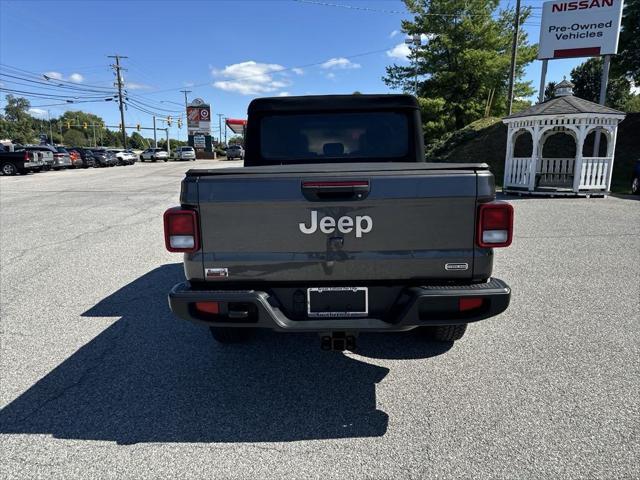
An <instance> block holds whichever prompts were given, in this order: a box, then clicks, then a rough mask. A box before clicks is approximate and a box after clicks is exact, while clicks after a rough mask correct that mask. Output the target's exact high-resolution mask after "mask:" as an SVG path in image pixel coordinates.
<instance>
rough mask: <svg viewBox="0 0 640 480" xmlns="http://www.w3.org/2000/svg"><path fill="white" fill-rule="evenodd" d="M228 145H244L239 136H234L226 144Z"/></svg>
mask: <svg viewBox="0 0 640 480" xmlns="http://www.w3.org/2000/svg"><path fill="white" fill-rule="evenodd" d="M227 143H228V144H229V145H244V138H243V137H242V136H241V135H234V136H233V137H231V138H229V141H228V142H227Z"/></svg>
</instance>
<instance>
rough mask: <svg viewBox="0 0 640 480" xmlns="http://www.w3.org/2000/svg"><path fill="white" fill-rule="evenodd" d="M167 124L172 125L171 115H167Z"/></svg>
mask: <svg viewBox="0 0 640 480" xmlns="http://www.w3.org/2000/svg"><path fill="white" fill-rule="evenodd" d="M167 125H168V126H171V115H169V116H168V117H167Z"/></svg>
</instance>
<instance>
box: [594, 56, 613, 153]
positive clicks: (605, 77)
mask: <svg viewBox="0 0 640 480" xmlns="http://www.w3.org/2000/svg"><path fill="white" fill-rule="evenodd" d="M610 65H611V55H605V56H604V62H603V63H602V78H601V79H600V100H599V102H598V103H599V104H600V105H604V104H605V102H606V100H607V84H608V83H609V67H610ZM600 130H601V129H600V127H598V128H596V133H595V138H594V139H593V156H594V157H599V156H600Z"/></svg>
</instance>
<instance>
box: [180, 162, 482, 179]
mask: <svg viewBox="0 0 640 480" xmlns="http://www.w3.org/2000/svg"><path fill="white" fill-rule="evenodd" d="M433 170H442V171H449V170H451V171H453V170H473V171H480V170H489V165H487V164H486V163H444V162H431V163H427V162H423V163H407V162H389V163H310V164H294V165H275V166H262V167H238V168H209V169H204V168H192V169H190V170H188V171H187V173H186V176H187V177H208V176H219V175H269V176H272V175H282V174H285V175H287V174H296V173H299V174H308V173H327V174H331V173H335V174H343V173H374V172H385V173H386V172H393V173H395V174H402V173H403V172H406V173H409V172H416V171H433Z"/></svg>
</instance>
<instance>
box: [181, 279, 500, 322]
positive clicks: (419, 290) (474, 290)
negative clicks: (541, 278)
mask: <svg viewBox="0 0 640 480" xmlns="http://www.w3.org/2000/svg"><path fill="white" fill-rule="evenodd" d="M463 297H464V298H469V297H480V298H482V299H483V303H482V307H480V308H477V309H474V310H470V311H466V312H460V311H458V309H457V305H458V302H459V299H460V298H463ZM510 298H511V289H510V288H509V286H508V285H507V284H506V283H504V282H503V281H502V280H499V279H497V278H492V279H491V280H490V281H489V282H486V283H479V284H473V285H455V286H451V285H445V286H424V287H409V288H407V289H406V290H405V294H404V295H403V296H402V301H401V302H400V300H399V302H400V303H398V304H397V305H395V306H394V307H397V312H398V314H397V316H396V317H395V318H394V320H393V321H385V320H381V319H379V318H340V319H308V320H292V319H290V318H288V317H287V316H286V315H285V313H284V312H283V311H282V310H281V309H280V308H279V307H278V306H277V302H275V301H274V299H273V298H270V295H269V294H268V293H267V292H264V291H258V290H234V291H229V290H193V289H192V288H191V285H190V284H189V282H183V283H179V284H177V285H175V286H174V287H173V288H172V289H171V292H169V307H170V308H171V311H172V312H173V313H174V314H175V315H176V316H178V317H180V318H182V319H184V320H189V321H191V322H195V323H200V324H204V325H208V326H224V327H244V328H247V327H251V328H268V329H272V330H280V331H291V332H327V331H350V332H358V331H374V332H375V331H378V332H382V331H404V330H411V329H413V328H416V327H421V326H434V325H455V324H463V323H472V322H477V321H479V320H484V319H486V318H490V317H493V316H495V315H498V314H499V313H502V312H503V311H505V310H506V309H507V307H508V306H509V301H510ZM203 301H212V302H219V305H220V313H219V314H218V315H213V314H202V313H199V312H197V311H196V309H195V306H194V304H195V302H203ZM238 306H241V307H238ZM234 308H242V309H243V310H246V312H247V313H248V315H244V316H243V317H239V316H237V315H233V312H232V314H231V315H230V314H229V312H230V310H232V309H234Z"/></svg>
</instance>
